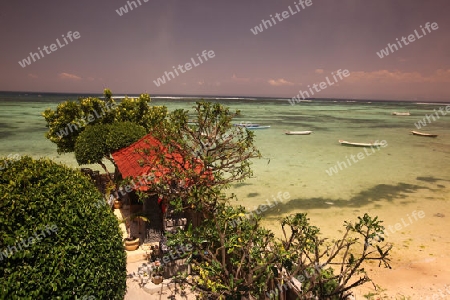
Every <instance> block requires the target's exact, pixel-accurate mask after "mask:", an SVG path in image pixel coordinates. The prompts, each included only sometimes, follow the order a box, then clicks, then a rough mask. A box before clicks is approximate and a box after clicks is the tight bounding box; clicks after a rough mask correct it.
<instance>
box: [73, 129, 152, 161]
mask: <svg viewBox="0 0 450 300" xmlns="http://www.w3.org/2000/svg"><path fill="white" fill-rule="evenodd" d="M145 134H146V131H145V128H144V127H142V126H140V125H136V124H134V123H131V122H116V123H113V124H98V125H93V126H88V127H87V128H86V129H85V130H84V131H83V132H82V133H81V134H80V135H79V136H78V138H77V141H76V143H75V158H76V160H77V162H78V164H80V165H83V164H92V163H100V164H101V161H102V159H104V158H106V159H109V160H112V159H111V153H114V152H115V151H117V150H119V149H122V148H124V147H127V146H129V145H131V144H132V143H134V142H136V141H137V140H139V139H140V138H141V137H143V136H144V135H145Z"/></svg>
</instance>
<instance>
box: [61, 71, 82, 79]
mask: <svg viewBox="0 0 450 300" xmlns="http://www.w3.org/2000/svg"><path fill="white" fill-rule="evenodd" d="M58 77H59V78H61V79H69V80H80V79H81V77H79V76H77V75H74V74H70V73H59V74H58Z"/></svg>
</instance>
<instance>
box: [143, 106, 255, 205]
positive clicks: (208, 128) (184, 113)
mask: <svg viewBox="0 0 450 300" xmlns="http://www.w3.org/2000/svg"><path fill="white" fill-rule="evenodd" d="M193 109H194V111H193V112H190V111H188V110H181V109H180V110H175V111H173V112H172V113H170V114H169V115H168V117H167V118H166V120H164V122H163V123H162V124H161V126H158V127H156V128H155V129H154V131H152V135H153V136H154V137H155V138H156V139H157V140H159V141H160V142H161V145H162V148H163V149H164V151H161V149H160V147H161V146H157V147H156V148H155V149H154V151H153V152H154V153H157V154H158V157H157V159H154V158H153V157H152V155H149V151H145V150H143V151H141V153H142V164H143V165H147V166H150V167H152V168H153V167H155V165H159V166H163V167H164V168H166V169H170V170H171V172H165V173H164V174H161V175H160V176H159V180H158V181H157V182H153V183H152V185H151V189H152V190H154V191H156V192H157V193H158V194H159V195H163V196H164V198H165V199H166V200H167V201H170V202H171V204H172V205H174V206H176V207H178V208H180V209H183V208H186V207H195V208H196V209H198V210H204V211H205V212H206V211H209V210H213V209H214V206H215V205H216V204H217V199H218V197H219V196H220V191H221V189H223V188H227V187H229V184H230V183H232V182H236V181H238V182H239V181H242V180H244V179H246V178H248V177H250V176H251V175H252V171H251V168H250V165H251V161H250V159H252V158H258V157H260V156H261V154H260V153H259V151H258V150H257V149H256V148H255V146H254V134H253V132H251V131H248V130H246V129H245V128H241V127H237V126H233V124H232V120H233V118H234V117H236V116H238V115H239V114H240V112H239V111H235V112H232V111H230V109H229V108H227V107H224V106H223V105H221V104H218V103H207V102H197V103H196V106H194V107H193Z"/></svg>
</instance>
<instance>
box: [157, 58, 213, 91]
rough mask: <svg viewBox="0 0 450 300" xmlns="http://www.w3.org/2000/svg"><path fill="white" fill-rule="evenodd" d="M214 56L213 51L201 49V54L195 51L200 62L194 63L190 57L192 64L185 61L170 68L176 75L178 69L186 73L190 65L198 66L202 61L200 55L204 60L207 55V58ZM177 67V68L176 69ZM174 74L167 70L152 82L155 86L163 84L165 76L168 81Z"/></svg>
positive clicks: (206, 59)
mask: <svg viewBox="0 0 450 300" xmlns="http://www.w3.org/2000/svg"><path fill="white" fill-rule="evenodd" d="M215 56H216V54H215V53H214V51H212V50H209V51H208V52H207V51H206V50H203V52H202V55H199V54H198V53H197V58H198V61H199V62H200V63H198V64H197V63H196V62H195V59H194V58H193V57H192V58H191V61H192V64H191V63H190V62H187V63H185V64H184V65H178V67H175V66H173V67H172V68H173V71H174V72H175V74H177V76H180V73H178V70H180V72H181V73H182V74H184V73H186V72H187V71H189V70H192V65H194V67H198V66H200V65H201V64H202V63H203V62H204V61H203V60H202V57H203V59H204V60H205V61H208V57H209V58H214V57H215ZM183 67H184V69H183ZM177 69H178V70H177ZM175 74H174V73H173V72H172V71H169V72H167V71H166V72H164V75H163V76H162V77H160V78H158V79H156V80H153V82H154V83H155V85H156V86H157V87H160V86H161V85H163V84H165V83H166V78H167V81H170V80H172V79H175ZM171 76H172V78H171Z"/></svg>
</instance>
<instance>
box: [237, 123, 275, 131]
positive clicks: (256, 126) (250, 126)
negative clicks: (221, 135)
mask: <svg viewBox="0 0 450 300" xmlns="http://www.w3.org/2000/svg"><path fill="white" fill-rule="evenodd" d="M234 126H238V127H243V128H246V129H248V130H255V129H267V128H270V126H268V125H259V124H254V123H239V124H234Z"/></svg>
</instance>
